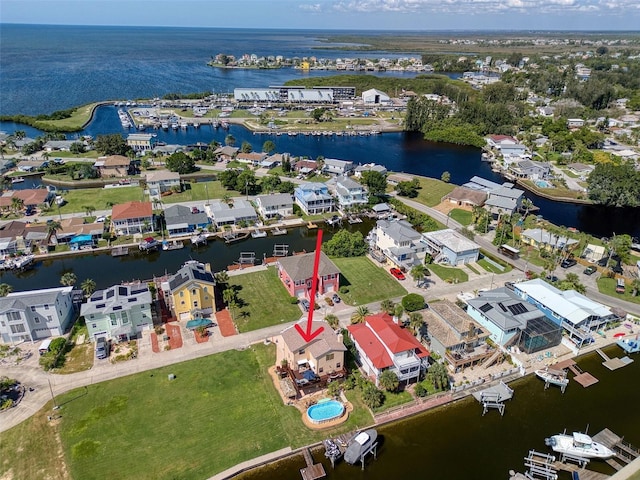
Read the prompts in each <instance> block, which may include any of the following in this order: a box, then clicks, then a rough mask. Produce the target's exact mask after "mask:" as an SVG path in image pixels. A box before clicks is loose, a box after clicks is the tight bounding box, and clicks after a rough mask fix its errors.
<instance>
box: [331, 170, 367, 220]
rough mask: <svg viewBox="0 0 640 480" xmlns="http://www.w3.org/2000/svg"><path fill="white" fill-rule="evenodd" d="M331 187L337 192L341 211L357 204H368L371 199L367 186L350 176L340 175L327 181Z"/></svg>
mask: <svg viewBox="0 0 640 480" xmlns="http://www.w3.org/2000/svg"><path fill="white" fill-rule="evenodd" d="M327 185H328V186H329V188H330V189H331V190H332V191H333V192H334V193H335V195H336V199H337V200H338V208H339V209H340V210H341V211H344V210H346V209H349V208H351V207H354V206H356V205H366V204H367V202H368V201H369V196H368V194H367V188H366V187H365V186H364V185H361V184H359V183H358V182H356V181H354V180H351V179H350V178H349V177H345V176H342V175H341V176H339V177H335V178H332V179H331V180H329V181H328V182H327Z"/></svg>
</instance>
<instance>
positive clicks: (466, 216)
mask: <svg viewBox="0 0 640 480" xmlns="http://www.w3.org/2000/svg"><path fill="white" fill-rule="evenodd" d="M449 217H451V218H452V219H454V220H455V221H456V222H458V223H461V224H462V225H464V226H467V225H470V224H471V217H472V215H471V212H469V211H468V210H462V209H461V208H454V209H453V210H451V212H450V213H449Z"/></svg>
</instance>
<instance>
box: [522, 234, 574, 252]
mask: <svg viewBox="0 0 640 480" xmlns="http://www.w3.org/2000/svg"><path fill="white" fill-rule="evenodd" d="M520 240H521V241H522V243H526V244H527V245H531V246H533V247H536V248H537V249H539V250H540V249H544V250H550V251H551V250H563V251H569V250H573V249H574V248H575V247H577V246H578V243H580V242H578V240H575V239H573V238H569V237H564V236H561V235H556V234H555V233H551V232H548V231H547V230H545V229H543V228H528V229H526V230H524V231H522V232H520Z"/></svg>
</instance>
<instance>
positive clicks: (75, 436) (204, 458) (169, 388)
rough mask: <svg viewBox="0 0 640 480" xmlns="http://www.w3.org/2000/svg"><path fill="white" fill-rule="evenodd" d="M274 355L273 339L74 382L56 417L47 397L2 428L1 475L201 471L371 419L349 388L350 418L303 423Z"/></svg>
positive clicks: (140, 475) (186, 475) (155, 475)
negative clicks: (283, 388) (318, 427)
mask: <svg viewBox="0 0 640 480" xmlns="http://www.w3.org/2000/svg"><path fill="white" fill-rule="evenodd" d="M274 361H275V348H274V346H273V345H271V346H268V347H266V346H264V345H257V346H254V347H251V348H250V349H247V350H244V351H236V350H231V351H228V352H224V353H220V354H216V355H210V356H207V357H203V358H199V359H196V360H192V361H189V362H183V363H179V364H175V365H171V366H168V367H163V368H159V369H155V370H151V371H147V372H143V373H139V374H134V375H130V376H127V377H122V378H118V379H115V380H111V381H108V382H103V383H98V384H95V385H91V386H89V387H88V388H87V389H86V390H85V389H84V388H81V389H77V390H73V391H70V392H68V393H66V394H64V395H61V396H60V397H58V398H57V402H58V403H59V404H60V405H62V408H61V410H59V412H58V413H59V415H60V418H59V420H57V423H50V422H47V419H46V416H47V415H50V414H51V409H50V407H51V405H48V408H47V407H45V408H44V409H42V410H41V411H40V412H37V413H36V414H35V415H34V416H33V417H31V418H29V419H28V420H26V421H25V422H23V423H21V424H20V425H18V426H16V427H14V428H12V429H11V430H9V431H7V432H3V433H2V434H0V458H2V459H3V462H0V477H2V478H15V479H23V478H25V479H26V478H28V479H30V480H41V479H42V480H44V479H48V478H52V477H51V475H52V473H51V472H60V471H63V465H62V462H63V461H66V464H67V465H66V467H67V469H68V470H69V473H70V475H69V476H70V477H71V478H72V479H82V480H93V479H102V478H136V479H153V480H155V479H174V478H180V479H185V480H186V479H202V478H208V477H210V476H212V475H214V474H216V473H218V472H220V471H223V470H225V469H227V468H229V467H232V466H233V465H236V464H237V463H239V462H242V461H245V460H248V459H251V458H254V457H257V456H259V455H263V454H265V453H268V452H272V451H275V450H278V449H281V448H284V447H286V446H290V447H292V448H296V447H300V446H302V445H305V444H309V443H312V442H316V441H319V440H321V439H323V438H327V436H331V435H337V434H339V433H344V432H348V431H352V430H354V429H356V428H357V427H359V428H362V427H365V426H368V425H371V423H372V419H371V416H370V414H369V413H368V411H367V410H366V409H365V408H363V407H362V404H361V403H360V402H359V400H358V399H357V398H353V399H351V396H349V395H348V396H349V398H350V401H351V402H352V403H353V404H354V407H355V408H356V409H355V411H354V412H353V413H352V414H351V415H350V417H349V420H348V421H347V422H345V423H344V424H342V425H341V426H340V427H337V428H335V429H333V430H329V431H322V432H314V431H311V430H309V429H307V428H306V427H304V426H303V424H302V421H301V418H300V416H301V413H300V411H298V410H297V409H295V408H293V407H290V406H286V405H284V404H283V403H282V400H281V399H280V397H279V396H278V394H277V392H276V390H275V388H274V386H273V383H272V380H271V378H270V377H269V376H268V375H267V374H266V370H267V368H268V367H270V366H272V365H273V363H274ZM169 374H174V375H175V376H176V378H175V380H171V381H170V380H168V378H167V376H168V375H169ZM57 432H59V436H60V439H61V441H62V449H61V451H59V449H58V448H57V447H56V445H58V441H57V439H56V433H57ZM16 452H22V454H20V455H16ZM62 452H63V453H64V455H62ZM8 471H11V474H9V475H7V472H8Z"/></svg>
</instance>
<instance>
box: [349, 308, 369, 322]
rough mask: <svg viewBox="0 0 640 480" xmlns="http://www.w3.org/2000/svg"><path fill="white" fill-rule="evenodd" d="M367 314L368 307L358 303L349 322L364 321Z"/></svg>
mask: <svg viewBox="0 0 640 480" xmlns="http://www.w3.org/2000/svg"><path fill="white" fill-rule="evenodd" d="M367 315H369V307H367V306H366V305H360V306H359V307H358V308H356V311H355V312H354V313H353V315H351V323H364V319H365V318H366V316H367Z"/></svg>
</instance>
